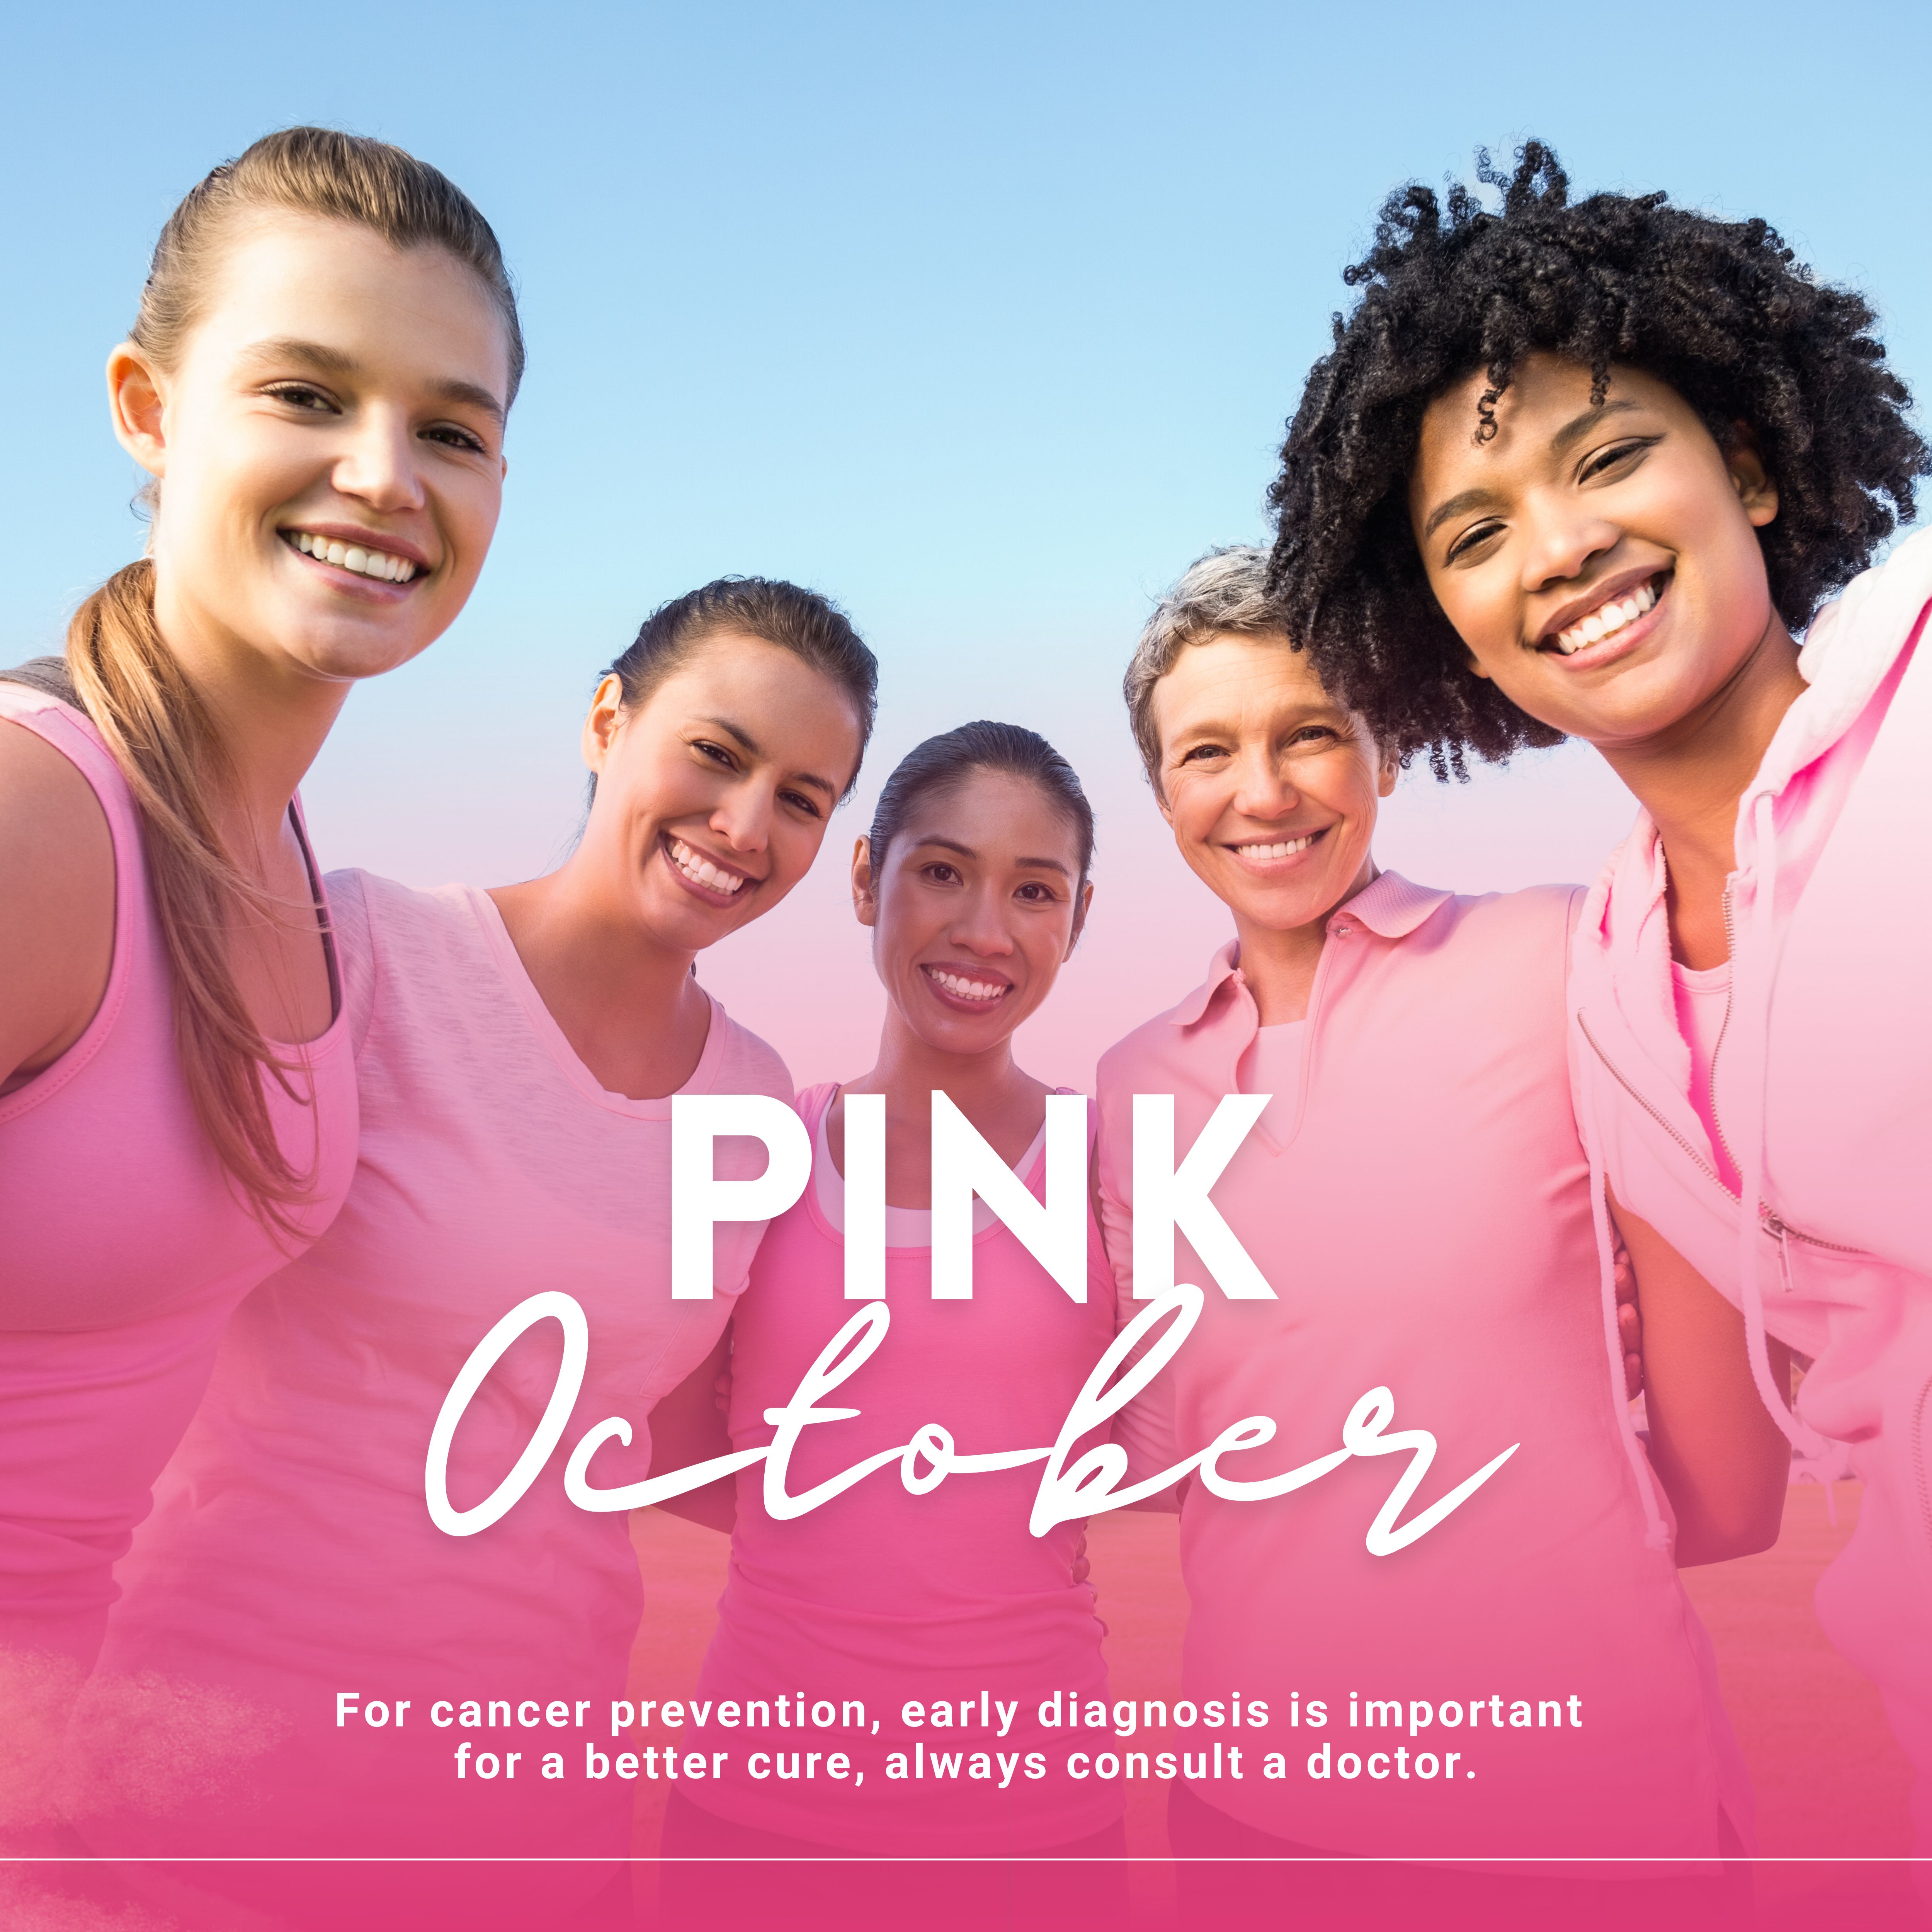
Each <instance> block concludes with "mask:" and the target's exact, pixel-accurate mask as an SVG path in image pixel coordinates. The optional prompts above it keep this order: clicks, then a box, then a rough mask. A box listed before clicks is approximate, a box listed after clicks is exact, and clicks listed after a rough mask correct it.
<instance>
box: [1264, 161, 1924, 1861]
mask: <svg viewBox="0 0 1932 1932" xmlns="http://www.w3.org/2000/svg"><path fill="white" fill-rule="evenodd" d="M1478 175H1479V178H1480V179H1481V181H1483V182H1484V183H1485V184H1487V185H1489V186H1490V187H1495V188H1498V189H1500V190H1501V191H1502V205H1501V208H1500V211H1497V212H1491V211H1488V210H1487V209H1486V208H1483V207H1481V206H1480V205H1478V201H1477V199H1476V198H1475V196H1472V194H1470V193H1468V192H1466V191H1465V190H1460V189H1457V190H1452V191H1451V193H1450V195H1449V196H1448V202H1447V205H1446V207H1445V205H1443V204H1442V203H1441V202H1439V201H1438V199H1437V198H1436V196H1435V195H1434V194H1433V193H1432V192H1431V191H1430V190H1428V189H1427V188H1424V187H1417V186H1412V187H1409V188H1407V189H1406V190H1403V191H1402V192H1401V193H1398V194H1397V195H1396V196H1393V197H1392V198H1391V199H1390V200H1389V201H1388V203H1387V204H1386V205H1385V207H1384V208H1383V210H1382V220H1381V222H1380V223H1379V226H1378V228H1377V229H1376V244H1375V247H1374V248H1373V250H1372V251H1370V254H1369V256H1368V257H1367V260H1364V261H1363V262H1361V263H1359V264H1358V265H1357V266H1355V267H1354V268H1352V269H1350V270H1349V272H1348V275H1347V278H1346V279H1347V280H1348V281H1349V282H1350V283H1351V284H1352V285H1354V286H1356V287H1360V288H1361V290H1362V291H1363V293H1362V296H1361V301H1360V302H1359V303H1358V305H1357V306H1356V308H1355V311H1354V313H1353V314H1352V315H1350V316H1349V317H1348V318H1347V319H1346V320H1341V319H1340V318H1338V319H1337V323H1336V330H1335V346H1334V350H1333V351H1332V353H1331V354H1329V355H1328V356H1326V357H1325V358H1324V359H1322V361H1321V362H1319V363H1318V364H1317V365H1316V368H1315V370H1314V372H1313V376H1312V377H1311V379H1310V383H1309V386H1308V389H1307V395H1305V397H1304V399H1303V401H1302V404H1301V408H1300V409H1299V410H1298V412H1297V413H1296V416H1295V420H1294V422H1293V423H1292V425H1291V426H1290V428H1289V436H1288V440H1287V443H1286V448H1285V449H1284V450H1283V459H1282V467H1281V472H1280V476H1279V477H1278V478H1277V481H1276V483H1275V484H1274V490H1273V492H1272V497H1271V500H1272V502H1273V504H1274V508H1275V509H1276V511H1277V514H1278V515H1279V517H1280V526H1279V535H1278V540H1277V544H1276V547H1275V550H1274V557H1273V559H1272V568H1271V585H1272V587H1273V589H1274V593H1275V595H1276V596H1277V598H1278V599H1279V601H1280V606H1281V608H1282V611H1283V618H1284V621H1285V624H1286V627H1287V628H1288V629H1289V631H1290V632H1291V634H1292V635H1294V636H1295V637H1296V639H1297V640H1298V641H1299V642H1301V643H1302V644H1303V645H1304V646H1305V647H1306V648H1307V650H1308V652H1310V656H1311V658H1313V662H1314V664H1315V665H1316V667H1317V668H1318V669H1319V671H1320V673H1321V674H1322V677H1323V678H1324V679H1325V681H1326V682H1328V684H1329V685H1331V687H1332V688H1334V689H1335V690H1336V691H1337V692H1338V694H1340V695H1342V697H1343V699H1344V700H1345V701H1346V702H1347V703H1349V704H1350V705H1352V706H1355V708H1356V709H1359V710H1360V711H1361V712H1363V713H1364V715H1367V716H1368V717H1370V718H1372V719H1373V720H1375V721H1377V722H1378V723H1379V725H1380V727H1381V729H1382V730H1383V731H1384V732H1385V733H1388V735H1389V736H1391V738H1392V739H1393V740H1394V742H1396V743H1397V744H1398V745H1400V746H1401V748H1403V750H1404V751H1406V752H1408V753H1410V754H1412V753H1414V752H1415V751H1421V750H1426V751H1427V752H1428V754H1429V756H1430V760H1431V763H1433V766H1434V767H1435V769H1436V772H1438V774H1439V775H1447V774H1448V772H1451V771H1454V772H1457V773H1459V774H1460V773H1461V772H1463V770H1464V769H1465V768H1466V764H1465V761H1466V758H1467V756H1468V754H1469V753H1470V752H1472V751H1473V752H1474V753H1475V754H1476V755H1477V756H1478V757H1483V758H1490V759H1496V758H1502V757H1507V756H1508V754H1510V753H1511V752H1512V751H1514V750H1516V749H1517V748H1518V747H1519V746H1521V745H1547V744H1553V743H1555V742H1556V741H1557V740H1559V739H1561V738H1562V737H1564V736H1566V735H1568V736H1577V737H1580V738H1583V739H1588V740H1589V742H1591V743H1592V745H1595V747H1596V748H1597V749H1598V751H1601V753H1602V754H1603V755H1604V757H1605V758H1606V759H1607V760H1608V761H1609V763H1610V765H1611V766H1612V768H1613V769H1614V770H1615V771H1616V773H1617V774H1618V775H1619V777H1620V778H1622V779H1623V781H1625V784H1627V785H1628V787H1630V789H1631V791H1632V792H1633V793H1634V794H1635V795H1636V797H1637V801H1638V802H1639V805H1640V812H1639V814H1638V817H1637V824H1636V826H1635V828H1634V830H1633V831H1632V832H1631V835H1630V837H1629V838H1628V839H1627V840H1626V841H1625V843H1624V844H1623V845H1622V847H1620V848H1619V850H1618V851H1617V852H1616V853H1615V854H1614V855H1613V857H1612V858H1611V859H1610V862H1609V864H1608V865H1607V867H1606V868H1605V870H1604V874H1603V875H1602V877H1601V878H1600V879H1599V880H1598V883H1597V884H1596V886H1595V888H1594V889H1593V890H1592V892H1591V894H1590V895H1589V898H1588V899H1587V901H1586V903H1585V905H1584V909H1583V916H1582V918H1581V919H1580V922H1579V925H1578V927H1577V932H1576V934H1575V935H1574V940H1573V944H1572V953H1571V987H1570V1002H1571V1016H1572V1028H1573V1032H1572V1049H1573V1052H1572V1060H1573V1064H1574V1067H1575V1068H1576V1070H1577V1073H1576V1089H1577V1109H1578V1114H1579V1117H1580V1122H1581V1124H1582V1127H1583V1138H1584V1142H1585V1145H1586V1148H1588V1149H1589V1153H1590V1155H1591V1158H1592V1165H1593V1166H1594V1167H1595V1169H1596V1170H1597V1173H1598V1180H1599V1183H1600V1186H1599V1192H1600V1194H1601V1195H1603V1196H1605V1197H1606V1198H1607V1205H1608V1207H1609V1210H1610V1213H1611V1214H1613V1215H1614V1217H1615V1220H1616V1226H1618V1227H1619V1229H1621V1230H1622V1233H1623V1235H1624V1236H1625V1238H1626V1240H1627V1241H1628V1245H1629V1247H1630V1250H1631V1255H1632V1257H1633V1259H1634V1261H1635V1262H1636V1265H1637V1274H1638V1278H1639V1281H1640V1284H1648V1283H1652V1282H1654V1281H1660V1282H1661V1281H1663V1280H1666V1279H1667V1278H1668V1277H1676V1278H1678V1279H1679V1280H1682V1278H1685V1277H1689V1276H1691V1275H1700V1276H1701V1277H1703V1279H1704V1280H1706V1281H1708V1282H1709V1283H1711V1284H1712V1286H1715V1288H1716V1289H1718V1291H1719V1292H1721V1294H1722V1295H1724V1297H1725V1298H1727V1300H1728V1301H1730V1303H1732V1304H1733V1306H1734V1307H1736V1308H1737V1309H1738V1310H1739V1311H1740V1314H1741V1318H1742V1319H1741V1323H1740V1328H1741V1330H1742V1336H1741V1340H1742V1344H1743V1346H1745V1347H1746V1348H1747V1349H1748V1352H1749V1355H1750V1357H1751V1364H1752V1367H1753V1372H1754V1376H1756V1379H1757V1383H1758V1387H1759V1391H1760V1394H1761V1395H1762V1396H1763V1399H1764V1400H1765V1402H1766V1404H1767V1406H1769V1408H1770V1409H1771V1411H1772V1414H1773V1415H1774V1416H1775V1417H1776V1418H1778V1420H1779V1421H1780V1424H1781V1427H1784V1429H1785V1430H1786V1432H1787V1434H1788V1435H1789V1436H1790V1437H1791V1439H1792V1440H1793V1442H1794V1444H1796V1445H1798V1446H1799V1448H1801V1449H1802V1450H1803V1451H1806V1452H1808V1453H1809V1454H1812V1455H1814V1456H1818V1457H1825V1458H1826V1459H1827V1460H1828V1461H1829V1462H1830V1463H1835V1465H1836V1466H1838V1468H1839V1469H1841V1470H1842V1469H1846V1468H1849V1469H1851V1470H1852V1471H1853V1472H1855V1473H1856V1475H1858V1477H1859V1478H1861V1480H1862V1481H1863V1484H1864V1496H1863V1501H1862V1508H1861V1517H1860V1520H1859V1523H1858V1529H1857V1532H1856V1534H1855V1535H1854V1536H1853V1538H1852V1541H1851V1542H1850V1544H1849V1545H1848V1547H1847V1548H1846V1551H1845V1553H1844V1554H1843V1556H1841V1558H1840V1559H1839V1560H1838V1562H1837V1563H1836V1564H1835V1565H1833V1567H1832V1570H1831V1571H1829V1573H1828V1574H1827V1575H1826V1578H1825V1579H1824V1581H1823V1583H1822V1584H1821V1586H1820V1589H1819V1592H1818V1600H1817V1601H1818V1605H1819V1610H1820V1616H1821V1618H1822V1619H1823V1622H1824V1624H1825V1626H1826V1629H1827V1630H1828V1631H1829V1633H1830V1634H1831V1635H1832V1637H1833V1639H1834V1640H1835V1642H1837V1643H1838V1645H1839V1646H1840V1647H1841V1649H1843V1650H1844V1652H1846V1655H1848V1656H1849V1657H1850V1658H1851V1659H1852V1661H1854V1662H1855V1664H1858V1666H1859V1667H1860V1668H1861V1669H1862V1670H1864V1671H1865V1672H1866V1673H1867V1674H1868V1675H1870V1676H1872V1677H1873V1678H1874V1679H1876V1681H1877V1682H1878V1683H1879V1686H1880V1688H1881V1689H1882V1691H1883V1693H1884V1696H1885V1704H1886V1708H1887V1711H1888V1714H1889V1715H1890V1717H1891V1721H1892V1724H1893V1725H1894V1729H1895V1730H1897V1733H1898V1735H1899V1736H1900V1740H1901V1742H1903V1744H1904V1745H1905V1747H1906V1750H1907V1751H1908V1753H1909V1754H1910V1755H1911V1756H1912V1759H1913V1760H1914V1763H1915V1766H1916V1768H1917V1770H1918V1773H1919V1775H1920V1781H1919V1784H1918V1789H1917V1791H1916V1793H1915V1799H1914V1812H1915V1820H1916V1822H1917V1825H1918V1830H1919V1833H1920V1836H1921V1843H1920V1846H1919V1849H1920V1850H1921V1851H1924V1850H1927V1849H1932V1500H1928V1499H1932V1215H1928V1214H1927V1213H1926V1212H1925V1211H1924V1206H1923V1202H1924V1186H1925V1176H1926V1175H1927V1173H1928V1172H1932V1012H1928V1009H1927V1005H1926V1003H1925V1002H1924V1001H1923V1000H1922V999H1921V998H1919V997H1918V995H1917V994H1916V993H1915V991H1914V989H1915V987H1917V986H1918V985H1919V984H1920V978H1919V976H1920V975H1921V974H1923V973H1924V971H1925V960H1926V955H1927V946H1928V942H1932V914H1929V913H1928V912H1927V907H1926V904H1925V901H1924V896H1923V893H1922V889H1915V888H1914V887H1913V886H1912V883H1911V882H1910V880H1909V877H1903V878H1901V877H1900V876H1899V871H1898V861H1899V859H1900V858H1903V859H1906V862H1908V863H1909V862H1910V861H1911V860H1912V859H1915V858H1917V857H1918V856H1919V855H1921V854H1922V853H1924V851H1925V850H1927V848H1928V846H1932V763H1928V760H1927V749H1928V746H1932V661H1927V659H1926V658H1921V657H1919V656H1918V643H1919V637H1920V634H1921V631H1922V630H1923V629H1924V624H1925V619H1926V615H1927V609H1928V607H1929V606H1932V532H1926V533H1924V534H1921V535H1918V536H1916V537H1913V538H1909V539H1907V540H1906V541H1903V542H1902V543H1900V544H1899V545H1898V546H1897V547H1896V549H1894V550H1893V551H1892V553H1891V555H1890V556H1889V557H1888V559H1886V560H1885V562H1882V564H1880V565H1878V566H1877V567H1876V568H1871V567H1870V565H1871V562H1872V558H1873V553H1874V552H1875V551H1876V550H1877V549H1878V547H1879V545H1880V544H1882V543H1883V542H1884V541H1885V539H1886V538H1888V537H1889V536H1890V535H1891V533H1892V532H1893V529H1894V527H1895V525H1896V523H1897V520H1900V519H1906V520H1909V518H1910V517H1911V516H1912V511H1913V487H1914V484H1915V481H1916V479H1917V478H1918V477H1919V476H1920V475H1922V474H1923V473H1924V471H1925V469H1926V468H1927V461H1928V458H1927V449H1926V447H1925V445H1924V443H1922V442H1921V440H1920V439H1919V437H1918V435H1917V434H1916V433H1915V431H1914V430H1913V428H1912V425H1911V424H1910V422H1909V419H1908V417H1907V414H1906V412H1907V410H1908V408H1909V397H1908V396H1907V395H1906V391H1905V389H1904V387H1903V385H1902V384H1901V383H1900V381H1899V380H1898V379H1897V377H1896V376H1894V374H1892V373H1891V371H1890V369H1889V368H1888V367H1887V365H1886V363H1885V352H1884V350H1883V349H1882V347H1880V345H1879V342H1878V341H1877V340H1876V337H1875V336H1874V335H1873V323H1874V317H1873V312H1872V310H1871V308H1870V306H1869V305H1867V303H1866V302H1865V301H1864V299H1862V298H1861V296H1858V295H1857V294H1855V293H1852V291H1850V290H1844V289H1837V288H1832V287H1827V286H1825V285H1823V284H1820V283H1818V282H1817V281H1814V279H1813V278H1812V277H1811V275H1810V273H1809V272H1808V271H1807V270H1806V269H1805V268H1804V267H1803V266H1802V265H1801V264H1799V263H1797V262H1796V260H1794V259H1793V255H1792V252H1791V251H1790V249H1789V248H1787V247H1786V246H1785V245H1784V243H1783V242H1781V240H1780V239H1778V236H1777V235H1776V234H1775V233H1774V232H1773V231H1772V229H1770V228H1769V226H1767V225H1766V223H1764V222H1763V221H1761V220H1752V221H1742V222H1728V221H1720V220H1715V219H1714V218H1712V217H1709V216H1706V215H1702V214H1697V213H1695V212H1693V211H1689V210H1687V209H1684V208H1674V207H1673V206H1672V205H1670V202H1668V201H1667V199H1665V197H1664V196H1662V195H1661V194H1649V195H1642V196H1626V195H1615V194H1598V195H1593V196H1590V197H1589V199H1586V200H1582V201H1579V202H1571V199H1570V198H1569V194H1568V182H1567V181H1566V179H1565V176H1564V174H1563V172H1562V169H1561V167H1560V166H1559V165H1558V163H1557V160H1556V157H1555V156H1554V155H1553V154H1552V153H1551V152H1550V151H1549V149H1548V148H1545V147H1544V146H1543V145H1541V143H1539V142H1531V143H1529V145H1526V147H1525V148H1523V151H1522V152H1521V154H1520V156H1519V157H1518V164H1517V168H1516V169H1515V171H1514V173H1512V174H1511V175H1508V176H1507V177H1505V175H1502V174H1501V173H1500V172H1497V171H1495V170H1493V169H1491V168H1490V166H1489V165H1488V160H1487V156H1484V157H1482V158H1481V162H1480V163H1479V166H1478ZM1861 573H1862V574H1861ZM1835 590H1838V591H1841V595H1839V596H1838V598H1837V599H1836V601H1834V602H1832V603H1829V604H1824V603H1823V600H1824V599H1825V598H1826V597H1827V596H1828V595H1829V594H1830V593H1831V592H1833V591H1835ZM1821 604H1823V607H1822V608H1821V607H1820V606H1821ZM1797 631H1804V632H1805V642H1804V643H1803V646H1802V648H1801V646H1800V645H1799V642H1798V640H1797V639H1796V637H1795V636H1794V632H1797ZM1599 1238H1600V1241H1601V1243H1602V1244H1604V1251H1605V1253H1606V1256H1607V1253H1608V1251H1609V1250H1608V1244H1609V1242H1610V1239H1611V1229H1610V1226H1609V1225H1608V1223H1607V1222H1606V1223H1605V1224H1604V1226H1601V1227H1600V1229H1599ZM1767 1334H1770V1335H1772V1336H1775V1337H1777V1338H1778V1339H1779V1340H1781V1341H1783V1342H1785V1343H1788V1344H1789V1345H1790V1346H1792V1347H1793V1348H1795V1349H1798V1350H1799V1351H1800V1352H1802V1353H1804V1354H1805V1355H1810V1356H1811V1357H1812V1358H1814V1361H1813V1365H1812V1367H1811V1370H1810V1372H1809V1373H1808V1376H1807V1377H1806V1379H1805V1385H1804V1391H1803V1397H1802V1401H1801V1402H1800V1403H1799V1405H1798V1413H1797V1415H1793V1414H1792V1413H1791V1412H1790V1407H1789V1394H1790V1392H1789V1390H1788V1388H1787V1387H1786V1386H1784V1378H1783V1377H1782V1376H1778V1375H1777V1374H1775V1373H1774V1370H1773V1368H1772V1359H1771V1357H1770V1355H1769V1352H1768V1351H1767V1349H1766V1335H1767ZM1660 1381H1661V1378H1659V1377H1656V1376H1653V1377H1652V1378H1650V1386H1649V1400H1650V1402H1651V1403H1652V1405H1653V1406H1659V1405H1662V1406H1668V1405H1669V1403H1670V1402H1671V1400H1672V1399H1673V1391H1672V1389H1671V1388H1670V1387H1669V1386H1668V1385H1664V1386H1659V1382H1660Z"/></svg>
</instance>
